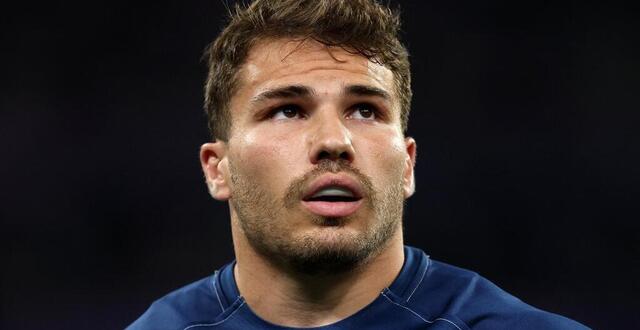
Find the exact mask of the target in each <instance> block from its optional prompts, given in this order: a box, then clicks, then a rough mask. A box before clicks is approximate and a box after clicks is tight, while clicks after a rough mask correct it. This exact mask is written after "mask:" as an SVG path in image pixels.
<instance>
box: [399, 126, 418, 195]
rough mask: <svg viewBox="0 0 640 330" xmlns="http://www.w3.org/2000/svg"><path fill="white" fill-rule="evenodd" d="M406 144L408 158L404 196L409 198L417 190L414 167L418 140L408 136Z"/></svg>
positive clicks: (405, 170)
mask: <svg viewBox="0 0 640 330" xmlns="http://www.w3.org/2000/svg"><path fill="white" fill-rule="evenodd" d="M404 144H405V147H406V150H407V159H406V160H405V163H404V173H403V176H402V178H403V180H402V185H403V187H404V198H409V197H411V195H413V193H414V192H415V190H416V182H415V178H414V175H413V169H414V168H415V166H416V141H415V140H414V139H413V138H410V137H407V138H405V139H404Z"/></svg>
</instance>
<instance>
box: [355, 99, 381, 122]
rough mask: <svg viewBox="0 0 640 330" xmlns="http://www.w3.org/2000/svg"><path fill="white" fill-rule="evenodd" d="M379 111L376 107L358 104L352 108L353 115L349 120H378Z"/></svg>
mask: <svg viewBox="0 0 640 330" xmlns="http://www.w3.org/2000/svg"><path fill="white" fill-rule="evenodd" d="M377 112H378V111H377V109H376V107H375V106H374V105H372V104H369V103H358V104H356V105H354V106H353V107H351V114H350V115H349V118H352V119H360V120H374V119H376V113H377Z"/></svg>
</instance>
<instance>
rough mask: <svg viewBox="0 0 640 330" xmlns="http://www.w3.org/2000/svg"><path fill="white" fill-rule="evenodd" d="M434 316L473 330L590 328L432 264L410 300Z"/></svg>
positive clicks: (476, 278)
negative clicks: (446, 316)
mask: <svg viewBox="0 0 640 330" xmlns="http://www.w3.org/2000/svg"><path fill="white" fill-rule="evenodd" d="M408 303H410V304H411V306H413V307H414V308H415V309H416V310H421V311H423V312H424V313H425V314H426V315H432V316H436V317H437V316H442V315H448V316H455V318H457V319H459V320H461V321H462V322H464V323H465V324H466V325H468V326H469V327H470V328H472V329H558V330H560V329H588V328H587V327H585V326H583V325H581V324H580V323H577V322H575V321H573V320H571V319H568V318H566V317H563V316H560V315H556V314H553V313H549V312H545V311H542V310H540V309H537V308H535V307H532V306H530V305H528V304H526V303H524V302H523V301H522V300H520V299H518V298H516V297H514V296H513V295H511V294H509V293H507V292H506V291H504V290H502V289H501V288H499V287H498V286H496V285H495V284H493V283H492V282H491V281H489V280H487V279H486V278H484V277H482V276H480V275H478V274H477V273H475V272H472V271H469V270H466V269H462V268H459V267H455V266H452V265H448V264H446V263H443V262H438V261H432V262H431V265H430V267H429V270H428V272H427V274H426V278H425V279H424V281H423V283H422V284H421V286H420V287H419V288H418V290H416V292H415V294H414V295H413V297H412V299H411V301H409V302H408Z"/></svg>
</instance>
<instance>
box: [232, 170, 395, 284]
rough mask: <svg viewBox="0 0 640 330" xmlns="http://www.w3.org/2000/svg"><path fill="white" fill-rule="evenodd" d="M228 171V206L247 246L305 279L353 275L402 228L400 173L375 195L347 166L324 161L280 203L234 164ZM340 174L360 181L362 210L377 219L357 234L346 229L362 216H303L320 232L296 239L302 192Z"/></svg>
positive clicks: (294, 182) (292, 186)
mask: <svg viewBox="0 0 640 330" xmlns="http://www.w3.org/2000/svg"><path fill="white" fill-rule="evenodd" d="M229 167H230V170H231V173H232V175H231V181H232V183H233V188H234V189H233V193H232V196H233V197H232V198H231V199H230V202H231V206H232V207H233V209H234V210H235V212H236V215H237V220H238V223H239V224H240V227H241V229H242V231H243V233H244V235H245V237H246V238H247V241H248V242H249V244H250V245H251V246H252V247H253V249H254V250H255V251H256V252H258V253H259V254H260V255H262V256H263V257H265V259H266V260H268V261H269V262H271V263H273V264H275V265H276V266H279V267H282V268H284V269H285V270H288V271H292V272H295V273H299V274H302V275H331V274H341V273H344V272H347V271H350V270H353V269H355V268H357V267H359V266H361V265H363V264H365V263H366V262H368V261H369V260H370V259H371V258H372V257H375V256H376V255H378V254H379V253H380V252H381V251H382V250H383V248H384V247H385V246H386V245H387V243H388V242H389V240H390V239H391V237H393V236H394V234H395V233H396V232H397V231H398V230H399V229H400V226H401V222H402V211H403V206H404V196H403V189H402V174H401V173H395V174H396V175H395V176H396V177H397V178H393V179H392V182H396V184H390V185H387V187H386V189H383V190H381V191H376V190H375V189H374V188H373V184H372V180H371V179H370V178H369V177H368V176H366V175H365V174H363V173H361V172H360V171H359V170H358V169H356V168H354V167H352V166H351V165H350V164H349V163H348V162H346V161H331V160H321V161H320V162H319V163H318V165H317V166H316V168H314V169H313V170H312V171H311V172H309V173H307V174H305V175H303V176H302V177H299V178H296V179H294V180H292V182H291V184H290V185H289V187H288V188H287V190H286V192H285V194H284V196H282V197H280V198H278V196H274V195H273V194H271V193H269V192H267V191H265V190H264V189H262V187H260V186H259V185H258V184H256V183H255V182H252V180H251V177H249V176H247V175H243V174H241V172H239V171H238V168H237V167H236V166H234V164H233V162H232V161H231V160H230V161H229ZM338 172H342V173H346V174H349V175H351V176H352V177H354V178H355V179H356V180H358V181H359V183H360V185H361V187H362V189H363V192H364V193H363V196H364V200H363V202H364V204H363V206H362V207H361V209H369V210H370V214H371V216H372V217H373V219H370V220H369V221H367V227H366V228H365V229H364V231H362V232H353V231H347V230H345V228H344V225H345V224H348V223H350V222H351V221H357V220H358V219H356V217H358V216H360V217H362V214H359V213H360V212H357V213H356V214H354V215H351V216H348V217H342V218H327V217H322V216H318V215H309V214H305V217H307V218H308V219H307V220H308V221H311V222H312V223H313V224H314V225H316V226H318V232H312V233H306V234H304V235H302V236H294V235H292V234H291V232H292V231H291V230H290V228H289V226H290V224H289V223H288V222H287V220H288V217H289V216H290V215H291V214H292V213H293V212H294V211H299V210H297V208H299V207H300V201H301V199H302V195H303V190H304V187H306V186H307V185H308V183H309V182H310V181H312V180H313V179H315V178H317V177H318V176H320V175H322V174H324V173H338ZM396 179H397V180H396ZM296 214H300V213H299V212H296ZM360 221H362V219H360Z"/></svg>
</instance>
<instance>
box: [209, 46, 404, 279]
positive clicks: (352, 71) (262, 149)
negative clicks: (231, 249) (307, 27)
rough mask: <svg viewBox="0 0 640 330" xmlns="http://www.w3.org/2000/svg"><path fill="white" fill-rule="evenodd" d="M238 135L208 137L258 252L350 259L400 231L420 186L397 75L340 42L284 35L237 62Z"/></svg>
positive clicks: (218, 193)
mask: <svg viewBox="0 0 640 330" xmlns="http://www.w3.org/2000/svg"><path fill="white" fill-rule="evenodd" d="M230 109H231V117H232V123H233V124H232V127H231V131H230V134H229V139H228V141H227V142H226V143H225V142H220V141H219V142H216V143H212V144H205V145H204V146H203V149H202V155H201V159H202V161H203V167H204V169H205V173H206V174H207V179H208V183H209V185H210V188H211V192H212V194H213V196H214V197H215V198H217V199H220V200H226V199H228V200H229V202H230V209H231V216H232V225H233V226H237V228H238V229H239V232H240V233H241V234H242V235H244V237H246V240H247V241H248V242H249V244H250V245H251V246H252V248H253V249H254V250H256V251H257V252H258V253H260V254H262V255H263V256H266V257H267V258H268V259H270V260H273V261H276V262H280V263H282V264H284V265H287V266H291V267H294V268H295V269H296V270H298V271H303V272H308V273H315V272H318V271H325V272H326V271H338V270H340V269H348V268H350V267H353V266H355V265H357V264H358V263H360V262H363V261H365V260H367V258H368V257H370V256H372V255H374V254H375V253H376V252H378V251H380V250H381V248H383V247H384V246H385V245H386V243H387V242H388V241H389V239H391V238H392V237H401V236H398V235H395V236H394V234H398V232H397V231H398V230H399V228H400V223H401V218H402V206H403V202H404V199H405V198H407V197H409V196H410V195H411V194H412V193H413V164H414V159H415V142H414V141H413V140H412V139H410V138H407V139H405V138H404V136H403V134H402V129H401V124H400V109H399V102H398V97H397V95H396V89H395V88H394V84H393V74H392V73H391V71H389V70H388V69H387V68H385V67H383V66H381V65H378V64H375V63H373V62H371V61H369V60H367V59H366V58H364V57H362V56H359V55H354V54H351V53H349V52H347V51H345V50H343V49H341V48H327V47H326V46H324V45H321V44H319V43H317V42H315V41H305V42H302V43H301V42H300V41H293V40H287V39H277V40H271V41H265V42H261V43H258V44H257V45H255V46H254V47H253V48H252V49H251V51H250V53H249V56H248V59H247V61H246V63H245V65H244V66H243V67H242V69H241V71H240V73H239V85H238V89H237V91H236V94H234V96H233V98H232V100H231V104H230Z"/></svg>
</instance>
